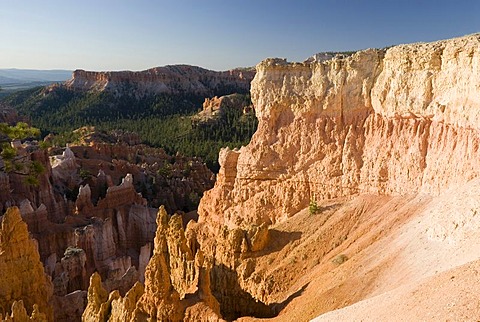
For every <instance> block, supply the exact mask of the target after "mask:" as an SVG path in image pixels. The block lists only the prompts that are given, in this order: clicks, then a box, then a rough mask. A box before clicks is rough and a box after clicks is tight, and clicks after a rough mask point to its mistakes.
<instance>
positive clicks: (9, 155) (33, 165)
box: [0, 122, 45, 185]
mask: <svg viewBox="0 0 480 322" xmlns="http://www.w3.org/2000/svg"><path fill="white" fill-rule="evenodd" d="M39 135H40V131H39V130H38V129H36V128H34V127H30V126H29V125H28V124H27V123H24V122H18V123H17V124H16V125H14V126H12V125H8V124H6V123H0V158H1V161H3V162H1V163H0V171H4V172H13V173H16V174H20V175H25V176H26V178H25V181H26V182H27V183H28V184H30V185H38V175H39V174H41V173H43V171H45V169H44V167H43V165H42V164H41V163H40V162H38V161H31V160H30V159H29V158H28V156H26V155H19V154H18V153H17V150H16V149H15V147H14V146H12V142H13V141H15V140H23V139H26V138H31V137H37V136H39Z"/></svg>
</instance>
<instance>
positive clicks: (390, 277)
mask: <svg viewBox="0 0 480 322" xmlns="http://www.w3.org/2000/svg"><path fill="white" fill-rule="evenodd" d="M479 44H480V35H471V36H466V37H462V38H457V39H452V40H447V41H440V42H436V43H430V44H413V45H402V46H397V47H393V48H390V49H388V50H366V51H362V52H358V53H356V54H354V55H352V56H351V57H347V58H339V57H336V58H333V59H332V60H325V61H318V62H307V63H287V62H285V61H283V60H277V59H269V60H266V61H264V62H262V63H260V64H259V65H258V66H257V74H256V77H255V79H254V81H253V84H252V90H251V92H252V99H253V102H254V104H255V110H256V113H257V117H258V119H259V127H258V130H257V132H256V133H255V135H254V137H253V138H252V141H251V142H250V144H249V145H248V146H246V147H244V148H242V149H240V150H229V149H225V150H223V151H222V152H221V153H220V157H219V159H220V163H221V165H222V168H221V170H220V173H219V175H218V179H217V182H216V184H215V187H214V188H213V189H212V190H210V191H209V192H207V193H206V195H205V196H204V198H202V200H201V204H200V208H199V215H200V218H199V222H198V223H194V222H190V223H189V224H188V226H187V228H186V230H185V233H184V235H185V236H190V237H186V239H187V241H188V242H187V243H186V245H187V247H186V248H185V252H186V253H188V254H191V255H188V256H187V255H177V256H174V257H175V258H176V259H175V260H174V262H175V263H177V261H178V258H182V260H181V263H183V264H180V265H179V264H172V262H171V261H170V264H168V263H169V261H168V260H158V261H157V260H155V261H151V262H150V264H149V265H150V268H151V269H152V271H151V274H149V275H148V276H147V277H146V281H145V284H146V285H152V284H155V283H158V281H160V280H162V281H164V282H163V283H161V285H157V286H156V287H149V288H148V289H149V292H146V291H145V293H143V295H142V296H141V297H140V296H137V297H135V300H134V301H136V304H135V308H134V307H133V306H130V307H128V308H127V307H123V308H122V310H121V312H122V314H123V315H122V316H128V317H129V319H132V317H134V316H135V314H141V316H143V317H151V318H163V317H165V316H168V317H170V318H171V319H172V320H181V319H184V320H194V319H192V318H191V317H190V315H189V312H191V311H190V310H194V309H198V307H197V306H196V305H197V304H198V305H203V307H205V306H204V305H205V304H207V306H208V310H209V311H208V312H210V314H212V312H213V313H215V314H217V317H209V318H208V319H211V320H215V319H220V318H224V319H227V320H235V319H239V320H242V321H250V320H253V319H256V318H275V319H276V320H280V321H292V320H300V321H305V320H308V319H311V318H314V317H316V316H318V315H320V314H322V313H326V312H329V311H332V312H330V313H328V314H325V315H322V316H320V317H318V319H319V320H327V321H337V320H345V319H347V320H352V319H353V320H356V319H357V318H358V319H366V320H391V319H392V318H394V319H399V320H418V319H421V320H438V319H439V318H442V319H443V318H447V317H450V318H453V319H462V320H476V319H478V318H479V317H480V311H479V310H478V306H476V305H472V304H471V303H472V301H475V300H474V299H475V298H476V297H477V296H478V294H479V291H478V287H476V286H475V285H477V284H478V281H479V279H478V272H477V266H478V265H477V264H478V261H479V260H480V253H478V250H477V242H476V240H478V236H477V235H478V230H477V229H476V227H478V226H479V225H480V221H479V218H478V215H477V213H478V211H480V208H479V203H478V197H477V196H478V193H477V191H478V178H479V170H478V169H479V167H478V162H477V160H478V159H479V157H480V155H479V153H480V152H479V136H478V126H479V123H478V121H479V119H478V113H477V111H478V108H479V102H478V100H477V99H476V98H475V97H476V96H478V88H480V87H479V80H478V77H475V75H478V73H479V67H480V46H479ZM310 202H312V203H314V204H316V207H314V208H315V209H314V210H315V211H314V212H311V213H309V211H308V209H306V208H307V206H308V205H309V203H310ZM312 209H313V208H312ZM164 217H165V216H164V215H161V216H159V217H157V222H158V221H161V222H166V220H165V219H158V218H164ZM173 218H174V217H172V219H170V220H173ZM165 234H166V233H162V232H161V231H160V230H157V234H156V244H155V248H156V252H157V254H158V253H159V251H160V250H161V249H163V251H161V252H162V253H163V255H162V256H163V257H165V256H170V259H171V258H172V255H173V253H174V252H173V250H174V249H177V248H176V247H171V246H170V244H169V243H168V242H164V241H162V240H163V238H165V237H162V236H164V235H165ZM167 235H168V234H167ZM179 240H182V238H180V239H179ZM162 245H163V246H162ZM177 247H178V246H177ZM186 253H184V254H186ZM195 253H196V254H197V256H198V254H201V255H202V256H203V257H204V258H205V261H206V262H207V263H211V268H210V279H209V283H208V285H209V287H208V289H209V290H210V292H211V294H212V295H213V296H214V298H215V301H213V302H208V303H207V302H202V301H201V300H199V299H198V298H196V299H194V300H193V303H187V302H182V300H181V299H180V298H181V294H186V297H185V298H186V299H193V298H194V297H195V291H194V290H195V288H193V289H192V290H187V289H188V287H187V286H186V285H180V284H178V283H176V282H175V281H176V279H177V277H176V276H177V274H176V273H173V271H174V268H175V267H185V265H186V266H187V267H188V262H189V260H191V258H192V257H193V254H195ZM177 254H180V253H178V252H177ZM154 266H156V267H157V268H156V269H155V270H153V267H154ZM154 272H155V274H154ZM165 272H167V273H165ZM184 276H190V275H188V274H185V273H184ZM187 280H190V279H188V278H187ZM193 285H195V283H193ZM197 285H199V284H198V283H197ZM197 287H198V286H197ZM432 287H438V288H439V289H441V290H444V291H445V292H451V294H449V295H448V296H442V297H439V296H436V295H435V294H432V291H431V288H432ZM91 291H92V292H94V289H92V290H91ZM131 292H132V294H133V292H134V289H132V291H131ZM114 296H115V295H114V293H111V294H110V298H114ZM412 296H413V297H412ZM412 298H413V299H414V300H412ZM121 301H123V302H122V303H124V302H125V303H126V298H123V299H122V300H121ZM102 302H103V303H105V304H101V303H102ZM109 303H113V302H111V301H110V300H109V298H107V296H106V295H104V296H103V300H102V301H100V304H98V303H97V304H95V303H93V302H92V305H93V307H102V305H104V306H108V305H110V304H109ZM149 303H150V304H149ZM151 303H156V304H155V305H152V304H151ZM202 303H203V304H202ZM217 304H218V306H217ZM89 305H90V304H89ZM153 307H156V308H158V309H157V310H153V309H152V310H150V309H148V308H153ZM342 308H344V309H342ZM412 308H413V309H412ZM336 309H341V310H337V311H333V310H336ZM93 311H94V312H95V309H94V310H93ZM97 311H98V310H97ZM113 311H114V310H113V305H112V310H111V312H113ZM140 312H141V313H140ZM218 312H219V313H220V314H219V315H218ZM392 312H397V313H398V315H395V316H393V315H392V314H393V313H392ZM91 314H92V313H91V310H87V311H86V312H85V313H84V318H88V317H90V316H92V315H91ZM115 314H117V313H115ZM111 316H112V317H113V316H115V315H114V314H113V313H111ZM208 316H211V315H208ZM137 317H138V316H137Z"/></svg>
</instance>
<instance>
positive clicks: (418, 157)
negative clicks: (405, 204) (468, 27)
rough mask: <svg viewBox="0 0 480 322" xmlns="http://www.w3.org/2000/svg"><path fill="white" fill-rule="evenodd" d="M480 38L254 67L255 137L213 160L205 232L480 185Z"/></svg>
mask: <svg viewBox="0 0 480 322" xmlns="http://www.w3.org/2000/svg"><path fill="white" fill-rule="evenodd" d="M479 38H480V36H478V35H472V36H466V37H462V38H456V39H452V40H447V41H439V42H435V43H427V44H413V45H402V46H396V47H393V48H390V49H388V50H373V49H369V50H365V51H360V52H357V53H355V54H354V55H352V56H350V57H347V58H343V59H340V58H333V59H331V60H325V61H318V62H311V63H308V62H307V63H287V62H286V61H284V60H279V59H268V60H266V61H264V62H262V63H260V64H259V65H258V66H257V74H256V76H255V79H254V80H253V82H252V89H251V94H252V101H253V103H254V105H255V109H256V114H257V117H258V119H259V125H258V130H257V132H256V134H255V135H254V137H253V138H252V140H251V142H250V144H249V145H248V146H246V147H244V148H242V149H241V150H239V151H230V150H224V151H222V152H221V153H220V158H219V160H220V163H221V166H222V170H221V171H220V173H219V178H218V180H217V183H216V185H215V188H214V189H213V190H211V191H209V192H208V193H207V194H206V196H205V197H204V198H203V199H202V202H201V205H200V209H199V214H200V221H201V222H202V221H208V222H209V223H211V222H217V223H218V224H220V225H227V226H228V227H232V228H233V227H241V226H243V225H245V224H246V223H247V224H251V223H256V224H261V223H264V222H267V223H276V222H279V221H283V220H285V219H286V218H288V217H289V216H291V215H292V214H295V213H296V212H298V211H299V210H300V209H303V208H305V207H306V206H307V205H308V203H309V201H310V200H311V199H316V200H322V199H330V198H335V197H341V196H348V195H354V194H358V193H375V194H389V195H396V194H411V193H418V192H422V193H428V194H432V195H438V194H439V193H441V192H442V191H445V189H447V188H449V187H452V186H455V185H457V184H460V183H464V182H466V181H467V180H469V179H471V178H473V177H476V176H478V175H479V174H480V172H479V171H480V170H479V169H480V168H479V167H478V166H477V161H476V160H478V158H479V157H480V155H479V153H480V152H479V150H478V146H479V143H480V142H479V137H478V134H477V129H478V127H479V120H480V119H479V113H478V106H479V103H480V102H479V100H478V98H476V97H477V96H478V95H477V94H478V87H479V82H480V81H479V80H478V77H477V76H476V75H478V73H479V71H480V70H479V65H480V64H479V60H480V50H479V48H480V47H479V43H480V40H479Z"/></svg>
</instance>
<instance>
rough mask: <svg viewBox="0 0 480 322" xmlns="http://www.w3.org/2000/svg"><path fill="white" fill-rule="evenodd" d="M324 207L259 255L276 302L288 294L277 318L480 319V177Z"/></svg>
mask: <svg viewBox="0 0 480 322" xmlns="http://www.w3.org/2000/svg"><path fill="white" fill-rule="evenodd" d="M321 206H322V211H321V212H320V213H318V214H315V215H311V214H309V213H308V211H307V210H304V211H302V212H300V213H299V214H297V215H295V216H294V217H292V218H291V219H289V220H288V221H287V222H284V223H282V224H279V225H277V226H275V227H273V229H274V231H273V232H274V233H273V234H272V240H271V243H270V245H269V247H268V248H267V249H266V250H265V251H264V253H263V254H259V255H261V256H259V257H258V258H257V267H256V271H257V272H258V273H259V274H261V275H263V276H267V278H268V279H270V284H271V285H272V286H271V289H270V290H269V291H270V292H271V295H270V297H269V299H268V300H269V302H270V303H281V302H283V303H288V304H287V305H286V306H281V311H280V314H279V315H278V316H277V317H276V318H274V320H276V321H308V320H311V319H314V321H479V320H480V273H479V272H480V179H475V180H473V181H471V182H469V183H467V184H466V185H464V186H462V187H458V188H456V189H452V190H449V191H447V192H445V193H444V194H442V195H441V196H438V197H435V198H433V197H430V196H426V195H417V196H398V197H388V196H370V195H363V196H357V197H355V198H351V199H342V200H331V201H328V202H325V203H323V204H322V205H321ZM240 320H242V321H250V320H253V319H252V318H243V319H240Z"/></svg>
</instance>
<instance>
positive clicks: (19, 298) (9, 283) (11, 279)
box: [0, 207, 53, 321]
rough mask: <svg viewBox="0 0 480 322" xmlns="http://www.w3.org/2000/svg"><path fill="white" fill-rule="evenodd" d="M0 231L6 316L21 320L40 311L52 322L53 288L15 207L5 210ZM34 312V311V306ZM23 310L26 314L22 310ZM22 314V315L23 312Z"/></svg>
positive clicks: (1, 302) (0, 288) (0, 301)
mask: <svg viewBox="0 0 480 322" xmlns="http://www.w3.org/2000/svg"><path fill="white" fill-rule="evenodd" d="M1 222H2V225H1V228H0V272H1V276H2V277H1V278H0V307H1V308H2V312H4V313H5V314H6V315H9V314H11V315H12V316H16V318H17V319H18V321H24V320H22V317H25V316H27V315H26V314H27V313H26V312H29V314H28V315H30V314H32V312H33V313H35V314H37V315H38V313H39V312H42V313H43V314H45V316H44V318H48V320H49V321H53V311H52V307H51V303H50V301H51V299H52V295H53V286H52V282H51V281H50V279H49V278H48V277H47V276H46V275H45V272H44V269H43V265H42V263H41V262H40V256H39V254H38V249H37V245H36V243H35V241H34V240H32V239H31V238H30V237H29V235H28V230H27V225H26V224H25V222H23V220H22V217H21V215H20V211H19V209H18V208H16V207H13V208H9V209H7V212H6V213H5V214H4V215H3V217H2V221H1ZM34 306H35V307H36V309H35V307H34ZM10 309H11V310H10ZM25 310H26V311H25ZM22 312H23V313H22Z"/></svg>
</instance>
